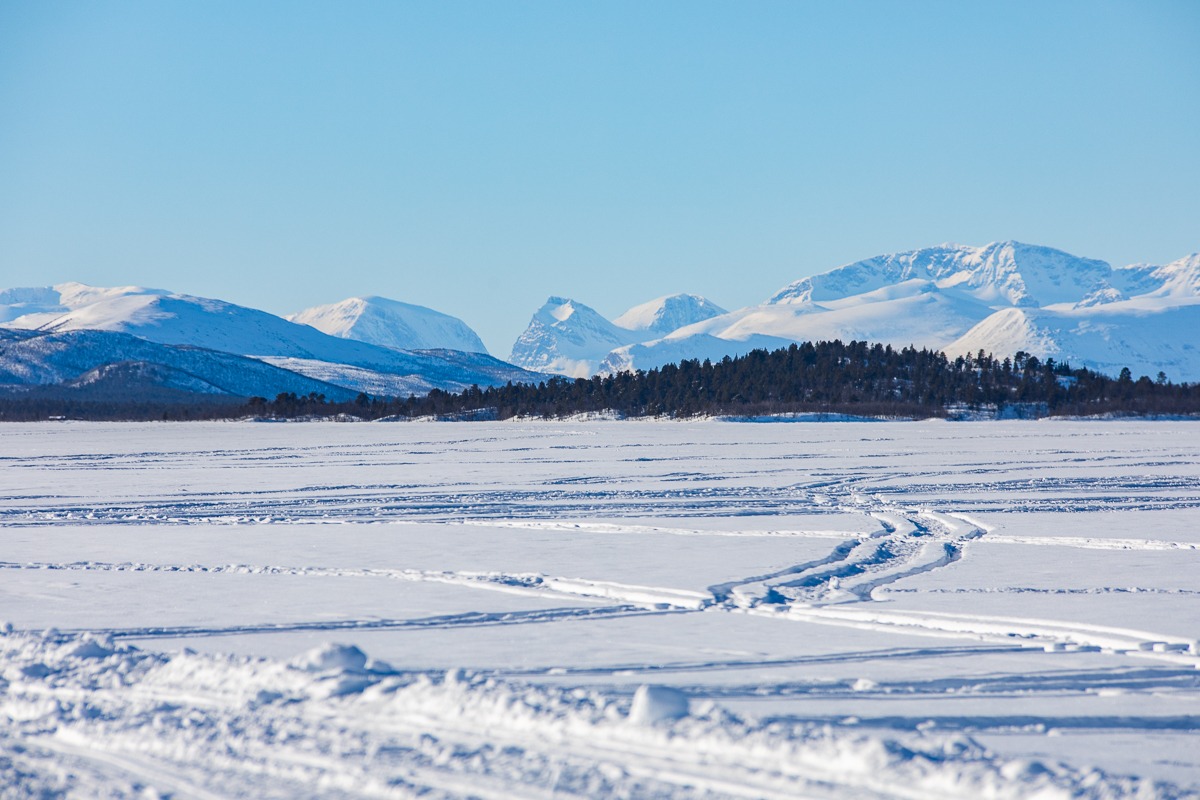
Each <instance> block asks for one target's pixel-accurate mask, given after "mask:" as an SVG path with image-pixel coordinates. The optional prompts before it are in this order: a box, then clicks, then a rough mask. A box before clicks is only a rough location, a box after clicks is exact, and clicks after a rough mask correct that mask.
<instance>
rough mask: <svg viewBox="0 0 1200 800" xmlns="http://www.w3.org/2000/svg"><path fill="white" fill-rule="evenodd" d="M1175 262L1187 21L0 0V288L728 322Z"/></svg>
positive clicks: (1185, 204)
mask: <svg viewBox="0 0 1200 800" xmlns="http://www.w3.org/2000/svg"><path fill="white" fill-rule="evenodd" d="M1001 239H1019V240H1022V241H1027V242H1034V243H1038V244H1046V245H1050V246H1054V247H1059V248H1062V249H1065V250H1068V251H1070V252H1073V253H1076V254H1079V255H1085V256H1091V257H1095V258H1103V259H1105V260H1108V261H1110V262H1112V263H1114V264H1126V263H1130V262H1134V261H1149V262H1155V263H1163V262H1166V261H1169V260H1172V259H1175V258H1178V257H1180V256H1182V255H1185V254H1187V253H1191V252H1195V251H1197V250H1200V3H1197V2H1190V1H1189V2H1174V3H1172V2H1158V3H1155V2H1136V3H1135V2H1130V3H1104V2H1084V3H1071V2H1052V3H1046V2H1034V3H984V2H969V3H961V2H948V3H916V2H912V3H909V2H904V3H901V2H885V3H872V2H836V3H834V2H831V3H825V4H817V3H802V2H787V3H774V2H752V3H743V2H726V3H704V2H696V1H695V0H689V1H688V2H680V3H665V2H661V3H655V2H643V1H639V2H630V3H622V2H601V3H588V2H575V1H572V2H561V1H560V2H548V3H520V2H477V3H468V2H423V3H400V2H386V3H384V2H380V3H368V2H354V3H345V2H328V3H301V2H294V1H289V2H284V3H266V2H249V3H248V2H240V1H239V2H214V1H212V0H205V2H190V3H188V2H160V1H158V0H155V2H147V3H123V2H71V3H60V2H53V1H52V0H49V1H48V0H37V1H36V2H7V1H5V2H0V287H3V286H29V285H43V286H44V285H47V284H52V283H57V282H61V281H66V280H78V281H83V282H85V283H92V284H98V285H123V284H141V285H146V286H154V287H161V288H167V289H173V290H175V291H178V292H185V293H188V294H196V295H202V296H209V297H220V298H223V299H226V300H230V301H233V302H237V303H241V304H244V305H250V306H255V307H258V308H263V309H266V310H268V311H272V312H276V313H287V312H290V311H295V310H298V309H300V308H304V307H306V306H310V305H316V304H319V303H328V302H334V301H337V300H341V299H344V298H346V297H351V296H354V295H362V294H381V295H384V296H387V297H392V298H395V299H398V300H404V301H408V302H414V303H419V304H422V305H428V306H431V307H433V308H436V309H438V310H441V311H445V312H447V313H450V314H454V315H456V316H460V317H462V318H463V319H465V320H466V321H467V322H468V323H469V324H471V325H472V326H473V327H475V329H476V330H477V331H478V332H479V333H480V335H481V336H482V337H483V338H484V341H485V343H486V344H487V345H488V347H489V348H490V349H491V350H492V352H493V353H494V354H496V355H500V356H502V357H503V356H507V354H508V351H509V348H510V347H511V345H512V342H513V340H514V339H515V338H516V336H517V335H518V334H519V333H520V331H521V330H522V329H523V328H524V327H525V325H526V323H527V322H528V320H529V317H530V315H531V314H532V313H533V311H534V310H535V309H536V308H537V307H538V306H539V305H541V303H543V302H544V301H545V298H546V296H547V295H550V294H558V295H564V296H569V297H573V298H575V299H577V300H579V301H581V302H583V303H586V304H588V305H591V306H593V307H594V308H596V309H597V310H598V311H600V312H601V313H603V314H605V315H607V316H609V317H610V318H611V317H615V316H616V315H617V314H619V313H621V312H622V311H624V310H625V309H626V308H627V307H629V306H631V305H634V304H637V303H640V302H644V301H645V300H648V299H651V298H653V297H656V296H659V295H663V294H669V293H673V292H678V291H687V292H694V293H699V294H704V295H706V296H708V297H709V298H711V299H712V300H714V301H715V302H717V303H718V304H721V305H723V306H725V307H727V308H736V307H740V306H744V305H748V304H751V303H757V302H761V301H762V300H763V299H765V298H766V297H767V296H769V295H770V294H771V293H772V292H774V291H775V290H776V289H778V288H779V287H780V286H782V285H784V284H786V283H788V282H790V281H793V280H796V279H798V278H801V277H804V276H806V275H810V274H813V273H815V272H821V271H824V270H826V269H830V268H832V267H835V266H838V265H840V264H843V263H846V262H849V261H853V260H856V259H859V258H864V257H867V256H871V255H875V254H878V253H883V252H892V251H899V250H907V249H911V248H915V247H920V246H924V245H930V244H937V243H940V242H944V241H957V242H961V243H966V244H983V243H986V242H989V241H995V240H1001Z"/></svg>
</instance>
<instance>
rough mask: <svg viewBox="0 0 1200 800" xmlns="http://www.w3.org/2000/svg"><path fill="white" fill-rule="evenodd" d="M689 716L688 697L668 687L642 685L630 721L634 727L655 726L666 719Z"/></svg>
mask: <svg viewBox="0 0 1200 800" xmlns="http://www.w3.org/2000/svg"><path fill="white" fill-rule="evenodd" d="M687 714H688V699H687V695H685V694H684V693H683V692H681V691H679V690H678V689H672V688H670V687H668V686H650V685H647V684H642V685H641V686H639V687H638V690H637V691H636V692H635V693H634V695H633V707H632V708H630V709H629V721H630V722H632V723H633V724H634V725H653V724H654V723H656V722H659V721H661V720H664V719H679V718H680V717H686V716H687Z"/></svg>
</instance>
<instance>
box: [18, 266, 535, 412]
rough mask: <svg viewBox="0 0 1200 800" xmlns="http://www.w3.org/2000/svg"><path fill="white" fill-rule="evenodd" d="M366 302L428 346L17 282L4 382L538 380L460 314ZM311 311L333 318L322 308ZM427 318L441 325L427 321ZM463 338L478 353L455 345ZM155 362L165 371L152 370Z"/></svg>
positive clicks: (431, 384) (238, 309)
mask: <svg viewBox="0 0 1200 800" xmlns="http://www.w3.org/2000/svg"><path fill="white" fill-rule="evenodd" d="M357 300H361V301H362V302H361V303H358V304H357V308H358V310H359V311H363V310H364V307H366V308H367V309H369V308H370V307H379V308H382V309H383V310H384V311H386V312H389V313H394V314H395V313H403V314H404V315H405V319H407V320H408V323H409V325H408V328H407V330H409V331H415V333H416V334H419V337H420V338H415V339H413V340H411V341H410V342H405V343H411V344H415V345H418V346H419V347H420V348H421V349H416V348H413V349H400V348H396V347H393V346H387V345H382V344H375V343H372V342H369V341H360V340H359V339H357V338H346V337H354V336H355V335H357V334H361V332H362V330H361V328H356V327H355V326H353V325H347V326H343V328H342V329H340V330H339V331H338V333H339V334H340V335H330V334H328V333H324V332H322V331H321V330H318V329H317V328H315V327H312V326H309V325H305V324H300V323H298V322H291V321H289V320H287V319H284V318H282V317H277V316H275V315H274V314H268V313H267V312H265V311H259V310H257V309H253V308H246V307H244V306H239V305H235V304H233V303H228V302H225V301H223V300H215V299H211V298H203V297H192V296H189V295H182V294H170V293H168V292H165V291H161V290H153V289H143V288H141V287H121V288H113V289H100V288H95V287H87V286H83V285H82V284H75V283H72V284H60V285H58V286H54V287H47V288H42V289H9V290H7V291H5V292H3V293H0V301H3V303H2V304H0V316H4V317H7V318H8V319H7V321H6V322H4V323H3V324H2V325H0V330H4V331H5V334H4V335H3V336H0V386H4V387H6V390H7V392H8V393H10V394H11V393H14V392H15V393H18V394H20V393H28V392H29V391H30V390H31V388H32V387H36V386H46V385H52V384H55V385H56V384H64V385H65V384H68V383H70V382H72V381H76V382H78V379H80V378H81V376H83V375H84V374H85V373H86V372H88V371H90V370H94V369H97V368H99V367H102V366H104V365H109V364H126V365H142V367H138V368H136V369H135V368H134V367H133V366H127V367H126V369H125V370H124V371H123V372H121V373H120V375H123V376H126V377H127V378H128V379H129V380H130V381H133V380H134V376H136V382H137V383H138V385H143V384H145V382H146V381H147V380H158V381H159V382H160V383H161V384H162V386H164V387H166V388H169V389H172V390H174V389H179V390H180V391H193V390H194V387H197V386H199V387H202V388H204V392H202V393H206V394H225V395H233V396H240V397H247V396H253V395H259V396H266V397H273V396H274V395H275V394H277V393H278V392H282V391H287V392H296V393H297V394H308V393H311V392H316V393H318V394H325V395H326V397H327V398H329V399H331V400H332V399H343V397H344V396H346V395H347V394H348V396H351V397H352V396H354V395H355V394H357V393H358V392H366V393H368V394H372V395H388V396H401V397H404V396H408V395H410V394H418V395H420V394H426V393H428V392H429V390H430V389H433V388H438V389H444V390H448V391H458V390H461V389H464V388H467V387H469V386H471V385H473V384H477V385H480V386H490V385H494V384H498V383H505V382H507V381H522V380H526V381H527V380H531V379H535V378H537V377H538V376H537V375H534V374H531V373H529V372H527V371H525V370H522V369H519V368H517V367H513V366H512V365H511V364H507V363H505V362H503V361H501V360H499V359H496V358H493V357H492V356H490V355H488V354H487V353H486V351H483V347H482V343H480V342H479V337H478V336H476V335H475V334H474V332H473V331H471V329H470V328H469V327H467V326H466V324H465V323H463V322H462V321H461V320H457V319H455V318H453V317H449V316H446V315H444V314H440V313H438V312H436V311H433V310H431V309H423V308H421V307H420V306H411V305H408V304H404V303H395V302H394V301H388V300H385V299H383V298H359V299H357ZM393 304H394V305H393ZM339 305H343V306H347V305H352V301H346V303H345V304H339ZM396 307H400V310H399V311H397V309H396ZM325 308H330V307H325ZM309 311H312V312H315V313H314V316H315V317H318V318H320V317H321V316H322V314H321V313H320V312H321V309H316V310H314V309H310V310H309ZM19 312H25V313H23V314H21V313H19ZM308 313H309V312H300V313H299V314H298V315H295V316H303V315H305V314H308ZM348 316H350V315H349V314H345V315H343V318H345V317H348ZM358 316H359V318H360V319H361V317H362V316H363V314H359V315H358ZM324 319H325V321H328V320H329V315H327V314H326V315H324ZM424 320H430V321H431V322H429V323H428V324H422V323H423V321H424ZM439 331H440V332H444V335H439ZM368 333H370V330H369V329H368ZM387 333H388V334H389V335H390V337H391V338H390V339H389V340H388V341H392V342H401V341H402V340H401V339H400V338H399V337H400V336H401V335H402V334H403V330H402V329H401V330H396V331H390V332H387ZM463 344H467V345H470V346H471V347H472V351H471V352H467V351H463V350H459V349H456V348H454V347H448V346H447V345H463ZM148 365H153V366H155V367H156V369H155V370H151V371H147V369H145V368H143V367H146V366H148ZM101 377H104V379H105V381H104V382H105V385H106V386H107V387H108V388H106V389H105V392H106V393H107V394H112V393H113V391H115V390H114V389H113V388H112V384H113V382H114V381H116V380H117V379H118V377H119V376H117V375H114V374H111V371H110V372H109V373H105V374H104V375H102V376H101ZM181 381H182V383H180V382H181ZM197 381H199V383H197ZM185 385H186V386H190V387H193V388H192V389H188V388H183V387H184V386H185ZM72 386H74V387H75V388H78V389H79V391H78V392H76V393H75V396H90V395H92V394H95V393H96V391H98V389H96V388H95V381H86V382H84V383H82V384H78V383H77V384H72ZM89 386H90V387H92V389H89V390H86V391H85V389H86V387H89Z"/></svg>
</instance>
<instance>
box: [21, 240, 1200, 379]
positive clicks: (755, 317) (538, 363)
mask: <svg viewBox="0 0 1200 800" xmlns="http://www.w3.org/2000/svg"><path fill="white" fill-rule="evenodd" d="M832 339H841V340H842V341H851V340H860V341H863V340H865V341H870V342H882V343H886V344H890V345H892V346H893V347H897V348H900V347H906V346H909V345H912V346H916V347H919V348H921V347H924V348H930V349H934V350H942V351H944V352H945V353H946V354H947V355H948V356H950V357H951V358H954V357H957V356H960V355H965V354H968V353H972V354H973V353H976V352H978V351H979V350H984V351H986V352H989V353H993V354H995V355H997V356H998V357H1003V356H1011V355H1013V354H1015V353H1017V352H1018V351H1024V352H1026V353H1028V354H1030V355H1034V356H1037V357H1038V358H1039V359H1042V360H1045V359H1048V358H1053V359H1055V360H1056V361H1060V362H1061V361H1068V362H1070V363H1071V364H1072V365H1073V366H1077V367H1078V366H1085V367H1089V368H1091V369H1094V370H1097V371H1100V372H1104V373H1107V374H1116V373H1117V372H1119V371H1120V370H1121V369H1122V368H1125V367H1128V368H1129V369H1130V370H1131V371H1132V372H1133V373H1134V375H1135V376H1137V375H1150V376H1155V375H1157V374H1158V373H1159V372H1163V373H1165V374H1166V375H1167V377H1169V378H1171V379H1172V380H1176V381H1189V382H1194V381H1198V380H1200V254H1194V255H1190V256H1187V257H1185V258H1181V259H1179V260H1177V261H1173V262H1171V263H1169V264H1166V265H1151V264H1132V265H1130V266H1127V267H1119V268H1113V267H1112V266H1110V265H1109V264H1107V263H1106V262H1104V261H1099V260H1096V259H1090V258H1080V257H1077V256H1073V255H1071V254H1069V253H1065V252H1063V251H1061V250H1055V249H1053V248H1049V247H1040V246H1036V245H1028V244H1022V243H1020V242H998V243H993V244H989V245H985V246H983V247H970V246H964V245H957V244H943V245H938V246H936V247H927V248H922V249H919V250H913V251H909V252H905V253H894V254H889V255H882V256H876V257H874V258H868V259H864V260H862V261H856V262H854V263H852V264H847V265H845V266H842V267H838V268H836V269H832V270H829V271H827V272H822V273H819V274H816V275H812V276H810V277H807V278H803V279H801V280H798V281H795V282H794V283H790V284H788V285H787V286H784V287H782V288H781V289H779V290H778V291H777V292H775V293H774V294H772V295H771V296H770V297H768V298H767V299H766V300H764V301H763V302H762V303H761V304H759V305H755V306H749V307H746V308H741V309H738V310H735V311H726V310H725V309H723V308H721V307H719V306H717V305H716V304H714V303H713V302H712V301H711V300H708V299H706V298H704V297H701V296H699V295H694V294H675V295H668V296H666V297H659V298H657V299H655V300H651V301H649V302H647V303H642V304H641V305H637V306H634V307H633V308H631V309H629V310H628V311H626V312H625V313H623V314H621V315H620V316H618V317H616V318H615V319H613V320H609V319H606V318H605V317H604V316H602V315H601V314H599V313H598V312H596V311H595V310H594V309H592V308H589V307H588V306H586V305H584V304H582V303H580V302H578V301H576V300H573V299H569V298H563V297H550V298H549V299H548V300H547V302H546V303H545V304H544V305H543V306H542V307H541V308H539V309H538V310H537V311H536V312H535V313H534V315H533V317H532V319H531V320H530V322H529V325H528V327H527V328H526V329H525V331H524V332H523V333H522V334H521V335H520V337H519V338H518V339H517V341H516V343H515V344H514V345H513V348H512V352H511V354H510V356H509V361H508V362H507V363H506V362H504V361H501V360H499V359H497V358H493V357H492V356H491V355H489V354H488V353H487V350H486V348H485V347H484V346H483V342H482V341H481V340H480V338H479V336H478V335H476V333H475V332H474V331H473V330H471V328H470V327H469V326H468V325H467V324H466V323H465V322H463V321H462V320H460V319H457V318H455V317H452V316H449V315H446V314H442V313H439V312H437V311H434V310H432V309H429V308H424V307H422V306H418V305H412V304H409V303H403V302H399V301H396V300H390V299H387V298H383V297H376V296H367V297H355V298H350V299H347V300H343V301H342V302H339V303H333V304H328V305H322V306H316V307H313V308H309V309H305V310H303V311H299V312H297V313H295V314H291V315H288V316H287V317H280V316H276V315H274V314H269V313H267V312H265V311H259V310H257V309H253V308H247V307H245V306H239V305H236V304H233V303H229V302H226V301H224V300H217V299H212V298H203V297H193V296H190V295H185V294H175V293H172V292H169V291H166V290H162V289H148V288H144V287H139V286H123V287H110V288H105V287H93V286H87V285H84V284H80V283H64V284H59V285H57V286H52V287H38V288H17V289H8V290H4V291H0V393H5V394H9V395H14V394H15V395H22V394H24V395H26V396H34V395H38V396H49V394H47V393H51V394H53V393H58V394H63V393H65V395H66V396H72V397H81V398H82V397H106V398H111V397H118V396H121V394H122V392H124V393H125V394H126V395H131V396H132V395H136V396H138V397H139V398H143V399H145V398H148V397H152V396H153V397H164V398H165V397H174V398H179V397H182V396H193V397H198V396H207V397H247V396H252V395H259V396H265V397H271V396H274V394H276V393H278V392H281V391H286V392H295V393H297V394H309V393H313V392H315V393H317V394H324V395H325V396H326V397H327V398H329V399H330V400H340V399H346V398H348V397H353V396H354V395H355V394H357V393H359V392H366V393H367V394H371V395H376V396H378V395H386V396H400V397H405V396H408V395H410V394H417V395H421V394H426V393H428V392H429V391H430V390H431V389H434V388H438V389H444V390H447V391H458V390H461V389H464V388H466V387H468V386H471V385H473V384H476V385H479V386H494V385H498V384H503V383H505V382H507V381H512V382H514V383H517V382H530V381H537V380H540V379H541V376H542V375H544V374H558V375H566V376H570V377H588V376H591V375H595V374H612V373H616V372H620V371H624V370H638V369H651V368H655V367H661V366H663V365H665V364H668V363H677V362H678V361H680V360H682V359H701V360H702V359H711V360H720V359H722V358H724V357H726V356H730V357H732V356H737V355H742V354H744V353H746V352H749V351H750V350H755V349H768V350H771V349H776V348H779V347H784V346H787V345H788V344H791V343H792V342H801V341H815V340H832Z"/></svg>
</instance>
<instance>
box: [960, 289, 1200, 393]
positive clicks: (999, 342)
mask: <svg viewBox="0 0 1200 800" xmlns="http://www.w3.org/2000/svg"><path fill="white" fill-rule="evenodd" d="M1198 331H1200V302H1193V303H1186V304H1173V305H1165V304H1161V303H1154V302H1145V301H1144V300H1143V299H1142V298H1138V299H1134V300H1126V301H1122V302H1117V303H1107V304H1104V305H1100V306H1085V307H1082V308H1071V309H1048V308H1006V309H1004V310H1003V311H998V312H996V313H995V314H993V315H992V316H990V317H988V318H987V319H986V320H984V321H983V322H981V323H979V324H978V325H976V326H975V327H974V328H971V330H969V331H967V332H966V334H964V335H963V336H962V337H961V338H960V339H958V340H957V341H955V342H952V343H951V344H950V345H949V346H947V347H946V348H945V352H946V355H948V356H950V357H951V358H955V357H957V356H961V355H966V354H968V353H970V354H975V353H977V352H979V351H980V350H984V351H986V352H988V353H995V354H997V355H999V354H1003V355H1006V356H1009V355H1012V354H1014V353H1017V352H1019V351H1022V350H1024V351H1025V352H1026V353H1029V354H1031V355H1035V356H1037V357H1038V358H1040V359H1042V360H1043V361H1044V360H1045V359H1047V358H1053V359H1054V360H1055V361H1059V362H1062V361H1066V362H1068V363H1070V364H1071V365H1072V366H1076V367H1078V366H1086V367H1088V368H1089V369H1094V370H1096V371H1097V372H1102V373H1104V374H1106V375H1110V376H1112V375H1116V374H1117V373H1119V372H1120V371H1121V369H1122V368H1123V367H1128V368H1129V369H1130V371H1131V372H1132V373H1133V376H1134V378H1137V377H1138V376H1141V375H1147V376H1150V377H1151V378H1153V377H1154V376H1155V375H1157V374H1158V373H1159V372H1160V371H1161V372H1164V373H1165V374H1166V375H1167V376H1168V377H1169V378H1171V379H1172V380H1177V381H1178V380H1185V381H1195V380H1197V379H1198V378H1200V336H1198V335H1197V332H1198Z"/></svg>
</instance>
